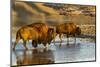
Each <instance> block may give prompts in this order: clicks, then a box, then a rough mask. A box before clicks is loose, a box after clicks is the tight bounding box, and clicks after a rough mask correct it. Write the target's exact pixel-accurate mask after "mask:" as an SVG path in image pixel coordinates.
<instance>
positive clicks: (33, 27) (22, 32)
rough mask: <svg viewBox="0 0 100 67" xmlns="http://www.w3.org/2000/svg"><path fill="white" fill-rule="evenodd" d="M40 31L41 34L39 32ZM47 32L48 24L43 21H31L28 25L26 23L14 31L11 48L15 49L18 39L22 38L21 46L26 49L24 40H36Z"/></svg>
mask: <svg viewBox="0 0 100 67" xmlns="http://www.w3.org/2000/svg"><path fill="white" fill-rule="evenodd" d="M41 31H42V34H40V33H39V32H41ZM47 32H48V25H47V24H45V23H33V24H30V25H26V26H23V27H21V28H20V29H19V30H18V31H17V33H16V41H15V43H14V47H13V49H15V47H16V45H17V43H18V42H19V40H21V39H22V40H23V43H24V44H23V46H24V47H25V49H28V48H27V46H26V41H28V40H35V41H37V42H38V39H39V38H40V37H41V36H42V35H45V34H47Z"/></svg>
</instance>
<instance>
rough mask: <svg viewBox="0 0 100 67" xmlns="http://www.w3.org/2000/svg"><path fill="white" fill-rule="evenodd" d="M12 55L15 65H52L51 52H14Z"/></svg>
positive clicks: (52, 57)
mask: <svg viewBox="0 0 100 67" xmlns="http://www.w3.org/2000/svg"><path fill="white" fill-rule="evenodd" d="M14 53H15V56H16V63H17V65H29V64H49V63H54V56H53V53H52V51H51V50H48V51H47V50H46V49H34V50H16V51H14Z"/></svg>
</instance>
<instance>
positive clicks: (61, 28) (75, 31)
mask: <svg viewBox="0 0 100 67" xmlns="http://www.w3.org/2000/svg"><path fill="white" fill-rule="evenodd" d="M56 33H57V34H59V38H60V40H61V42H62V39H61V36H62V34H66V36H67V38H68V37H69V36H73V37H75V36H76V35H80V34H81V29H80V28H79V27H78V26H77V25H76V24H74V23H73V22H68V23H63V24H59V25H57V26H56ZM67 42H68V40H67ZM60 46H61V45H60Z"/></svg>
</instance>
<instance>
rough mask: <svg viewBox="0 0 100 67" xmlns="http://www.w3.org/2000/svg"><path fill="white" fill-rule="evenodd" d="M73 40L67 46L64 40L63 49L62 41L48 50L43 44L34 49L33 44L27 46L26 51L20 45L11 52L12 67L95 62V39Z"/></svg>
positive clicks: (52, 44) (51, 45)
mask: <svg viewBox="0 0 100 67" xmlns="http://www.w3.org/2000/svg"><path fill="white" fill-rule="evenodd" d="M73 42H74V41H73V39H70V40H69V46H67V43H66V39H63V42H62V43H61V47H59V44H60V41H59V40H58V41H57V40H56V42H55V44H54V42H52V43H51V44H50V45H49V46H48V49H45V48H44V46H43V45H42V44H40V45H38V48H36V49H33V48H32V46H31V42H30V43H29V45H27V46H28V47H29V48H30V49H29V50H25V49H24V48H23V46H22V45H21V44H22V43H18V45H17V46H16V50H15V51H11V57H12V58H11V59H12V62H11V63H12V64H11V65H36V64H53V63H69V62H81V61H95V47H96V45H95V42H94V41H93V39H88V38H84V39H82V38H79V39H78V38H77V40H76V43H73Z"/></svg>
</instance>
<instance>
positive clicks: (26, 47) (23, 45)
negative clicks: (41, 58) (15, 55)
mask: <svg viewBox="0 0 100 67" xmlns="http://www.w3.org/2000/svg"><path fill="white" fill-rule="evenodd" d="M23 41H24V44H23V46H24V47H25V49H26V50H28V47H27V46H26V40H23Z"/></svg>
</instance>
